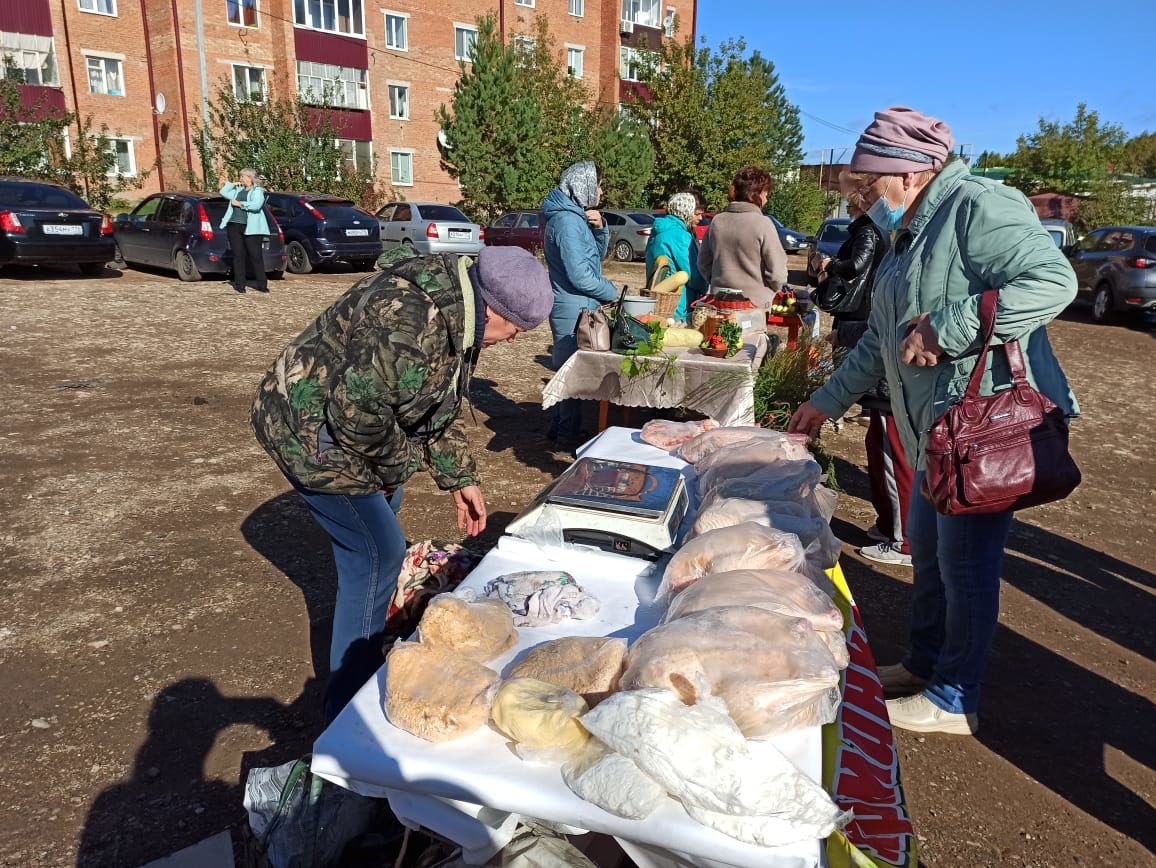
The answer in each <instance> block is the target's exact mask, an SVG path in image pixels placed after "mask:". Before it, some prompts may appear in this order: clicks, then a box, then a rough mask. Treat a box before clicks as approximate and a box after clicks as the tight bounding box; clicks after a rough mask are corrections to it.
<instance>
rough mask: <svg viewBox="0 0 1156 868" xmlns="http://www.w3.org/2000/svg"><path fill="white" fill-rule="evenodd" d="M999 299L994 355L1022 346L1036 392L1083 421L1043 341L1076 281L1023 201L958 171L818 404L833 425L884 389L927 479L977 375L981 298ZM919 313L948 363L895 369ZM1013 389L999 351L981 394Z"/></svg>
mask: <svg viewBox="0 0 1156 868" xmlns="http://www.w3.org/2000/svg"><path fill="white" fill-rule="evenodd" d="M991 288H997V289H999V291H1000V293H999V306H998V308H997V311H996V323H995V337H994V339H993V340H992V344H993V345H996V344H1001V343H1003V342H1005V341H1013V340H1018V341H1019V342H1020V346H1021V347H1022V348H1023V349H1024V356H1025V363H1026V365H1027V368H1028V371H1027V373H1028V379H1029V380H1030V381H1031V383H1032V385H1033V386H1035V388H1037V389H1038V390H1039V391H1041V392H1043V393H1044V394H1045V395H1047V396H1048V397H1049V398H1050V399H1051V400H1052V401H1053V402H1054V403H1055V404H1056V405H1057V406H1058V407H1059V408H1060V409H1062V410H1063V411H1064V412H1065V413H1067V414H1068V415H1069V416H1077V415H1079V406H1078V404H1077V403H1076V398H1075V395H1073V394H1072V390H1071V389H1070V388H1069V386H1068V381H1067V378H1066V377H1065V376H1064V372H1063V370H1062V369H1061V368H1060V364H1059V362H1058V361H1057V360H1056V357H1055V355H1054V354H1053V352H1052V346H1051V343H1050V342H1049V340H1048V333H1047V329H1046V326H1047V324H1048V323H1049V322H1050V321H1051V320H1052V319H1053V318H1054V317H1055V316H1056V315H1057V314H1059V313H1060V311H1062V310H1063V309H1064V308H1065V307H1067V306H1068V304H1069V303H1070V302H1071V301H1072V299H1073V298H1075V296H1076V276H1075V273H1074V272H1073V271H1072V267H1071V266H1070V265H1069V264H1068V261H1067V259H1065V258H1064V255H1063V254H1062V253H1061V252H1060V250H1059V248H1057V247H1056V245H1055V242H1053V241H1052V240H1051V238H1050V236H1049V235H1048V233H1047V232H1046V231H1045V230H1044V228H1043V226H1041V225H1040V221H1039V219H1038V218H1037V216H1036V212H1035V209H1034V208H1033V207H1032V205H1031V203H1030V202H1029V201H1028V200H1027V198H1026V197H1025V196H1024V195H1023V193H1021V192H1019V191H1018V190H1015V189H1013V188H1011V187H1006V186H1003V185H1001V184H997V183H995V182H994V181H989V180H988V179H986V178H978V177H976V176H974V175H972V174H970V173H969V171H968V169H967V166H965V165H964V164H963V163H959V162H955V163H951V164H949V165H948V166H947V167H946V168H944V169H943V171H941V172H940V173H939V175H938V176H937V177H936V178H935V179H934V180H933V181H932V182H931V183H930V184H929V185H928V187H927V190H926V192H925V195H924V197H923V200H922V202H921V203H920V205H919V207H918V208H917V209H916V211H915V216H914V218H913V219H912V221H911V223H910V225H909V226H908V228H907V229H903V230H900V232H899V234H898V236H897V237H896V239H895V243H894V245H893V246H892V248H891V251H890V252H889V253H888V254H887V256H886V257H885V258H884V259H883V261H882V262H881V263H880V265H879V270H878V271H877V272H876V275H875V292H874V295H873V296H872V299H871V314H870V318H869V320H868V328H867V331H866V333H865V334H864V335H863V338H862V339H861V340H860V341H859V343H858V344H857V345H856V346H855V348H854V349H853V350H852V351H851V354H850V355H849V356H848V357H847V359H846V361H844V362H843V364H842V365H841V366H840V367H839V368H838V370H837V371H836V372H835V374H834V375H833V376H832V377H831V379H830V380H829V381H828V382H827V383H826V384H825V385H824V386H823V387H822V388H821V389H819V390H818V391H817V392H815V394H814V395H813V396H812V398H811V401H812V402H813V403H814V405H815V406H816V407H817V408H818V409H819V410H820V411H821V412H822V413H824V414H825V415H827V416H828V417H830V418H835V419H837V418H839V417H840V416H842V415H843V414H844V413H845V412H846V411H847V408H848V407H850V406H851V405H852V404H853V403H855V401H856V400H858V397H859V396H860V395H862V394H863V393H864V392H866V391H868V390H870V389H871V388H872V387H873V386H874V385H875V383H876V382H878V380H879V379H880V378H881V377H886V378H887V385H888V387H889V388H890V390H891V407H892V410H893V411H894V413H895V421H896V423H897V425H898V428H899V433H900V436H901V438H902V440H903V445H904V449H905V451H906V452H907V457H908V460H909V461H910V462H911V464H912V465H913V466H915V467H917V468H921V467H922V466H923V448H924V445H925V442H926V434H927V431H928V429H929V428H930V427H931V426H932V425H933V424H934V423H935V422H936V421H937V420H938V419H939V418H940V417H941V416H942V415H943V414H944V413H945V412H946V411H947V410H948V409H949V408H950V407H951V406H952V404H954V403H956V402H957V401H958V400H959V398H960V397H961V396H962V395H963V393H964V390H965V389H966V388H967V381H968V378H969V377H970V376H971V372H972V370H973V369H974V368H975V363H976V358H977V348H978V344H979V296H980V294H981V293H982V292H983V291H984V290H986V289H991ZM921 313H929V314H931V326H932V328H933V329H934V330H935V334H936V335H937V337H938V339H939V344H940V346H941V347H942V348H943V351H944V352H943V355H942V356H941V357H940V360H939V364H937V365H935V366H933V367H925V368H919V367H914V366H911V365H905V364H903V362H902V361H900V358H899V346H900V344H901V343H902V342H903V338H904V337H905V333H906V324H907V322H908V321H909V320H911V319H913V318H914V317H916V316H918V315H919V314H921ZM1010 384H1011V375H1010V373H1009V371H1008V365H1007V358H1006V357H1005V356H1004V355H1003V353H1002V352H1000V351H999V350H996V351H995V352H993V353H992V354H991V359H990V362H989V364H988V369H987V371H986V372H985V373H984V376H983V384H982V388H981V394H983V395H990V394H992V393H993V392H995V391H999V390H1002V389H1005V388H1007V387H1008V386H1009V385H1010Z"/></svg>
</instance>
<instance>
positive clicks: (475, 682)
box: [384, 642, 498, 741]
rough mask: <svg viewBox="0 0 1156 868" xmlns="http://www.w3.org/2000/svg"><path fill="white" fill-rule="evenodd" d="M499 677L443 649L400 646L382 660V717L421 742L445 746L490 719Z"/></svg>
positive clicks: (397, 645)
mask: <svg viewBox="0 0 1156 868" xmlns="http://www.w3.org/2000/svg"><path fill="white" fill-rule="evenodd" d="M497 684H498V673H497V672H495V671H494V670H492V669H489V668H487V667H485V666H483V665H482V664H481V663H478V662H477V661H475V660H470V659H469V658H467V657H463V656H462V655H460V654H458V653H456V652H454V651H452V650H450V649H447V648H442V647H436V646H430V645H422V644H419V643H417V642H399V643H397V644H396V645H394V646H393V650H392V651H390V652H389V656H388V657H387V658H386V672H385V703H384V704H385V716H386V717H387V718H389V722H390V723H392V724H393V725H394V726H396V727H397V728H398V729H404V730H405V731H406V732H408V733H410V734H411V735H416V736H417V737H418V738H424V739H425V740H426V741H450V740H451V739H455V738H461V737H462V736H464V735H469V734H470V733H471V732H473V731H474V730H476V729H479V728H480V727H481V726H482V724H484V723H485V722H486V719H487V718H488V717H489V716H490V702H491V700H492V698H493V695H494V689H495V688H496V687H497Z"/></svg>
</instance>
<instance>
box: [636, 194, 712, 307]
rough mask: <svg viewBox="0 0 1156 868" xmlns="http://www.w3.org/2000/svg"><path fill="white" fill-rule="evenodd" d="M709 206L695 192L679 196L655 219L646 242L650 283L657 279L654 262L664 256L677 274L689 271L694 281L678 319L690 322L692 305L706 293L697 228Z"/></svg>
mask: <svg viewBox="0 0 1156 868" xmlns="http://www.w3.org/2000/svg"><path fill="white" fill-rule="evenodd" d="M704 210H705V203H704V202H703V201H702V198H701V197H700V196H698V195H696V194H695V193H690V192H685V193H675V194H674V195H673V196H671V197H670V201H668V202H667V203H666V213H665V214H663V215H662V216H661V217H655V218H654V228H653V229H652V230H651V234H650V240H649V241H648V242H647V243H646V282H647V283H648V284H649V283H650V281H651V279H652V278H653V277H654V263H655V261H656V260H657V259H658V257H660V256H665V257H666V258H667V259H669V260H670V265H671V268H672V269H673V270H674V271H685V272H686V273H687V274H688V275H690V280H689V281H687V284H686V286H684V287H683V288H682V297H681V298H680V299H679V300H678V308H677V309H676V310H675V312H674V318H675V319H676V320H677V321H678V322H687V320H688V317H689V316H690V306H691V305H692V304H694V303H695V302H696V301H698V299H700V298H702V296H704V295H705V294H706V281H705V280H703V279H702V273H701V272H700V271H699V270H698V240H697V239H696V238H695V237H694V227H695V226H697V225H698V222H699V220H701V219H702V212H703V211H704Z"/></svg>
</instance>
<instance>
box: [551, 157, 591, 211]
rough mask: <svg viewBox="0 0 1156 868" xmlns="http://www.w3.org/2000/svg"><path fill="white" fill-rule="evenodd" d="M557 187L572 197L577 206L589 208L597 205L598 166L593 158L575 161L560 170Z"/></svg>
mask: <svg viewBox="0 0 1156 868" xmlns="http://www.w3.org/2000/svg"><path fill="white" fill-rule="evenodd" d="M558 188H559V189H560V190H561V191H562V192H563V193H565V194H566V195H567V196H569V197H570V198H571V199H573V200H574V201H575V202H576V203H577V205H578V207H579V208H582V209H584V210H589V209H590V208H594V207H596V206H597V205H598V168H597V167H596V166H595V165H594V161H593V160H585V161H583V162H581V163H575V164H574V165H573V166H570V167H569V168H567V169H566V170H565V171H563V172H562V177H561V178H560V179H559V181H558Z"/></svg>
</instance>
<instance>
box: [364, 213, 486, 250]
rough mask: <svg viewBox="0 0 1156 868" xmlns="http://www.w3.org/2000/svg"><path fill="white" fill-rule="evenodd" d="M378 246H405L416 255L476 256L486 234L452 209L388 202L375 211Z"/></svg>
mask: <svg viewBox="0 0 1156 868" xmlns="http://www.w3.org/2000/svg"><path fill="white" fill-rule="evenodd" d="M377 222H378V223H379V224H380V225H381V245H382V247H384V248H386V249H388V248H390V247H396V246H397V245H399V244H408V245H409V246H410V247H412V248H414V249H415V250H416V251H417V252H418V253H422V254H427V255H428V254H430V253H461V254H465V255H466V256H477V255H478V254H479V253H480V252H481V250H482V247H484V246H485V241H486V230H485V229H484V228H482V227H481V226H479V225H478V224H477V223H473V222H471V221H470V218H469V217H467V216H466V215H465V214H463V213H462V212H461V211H459V210H458V209H457V208H455V207H454V206H453V205H439V204H438V203H436V202H391V203H390V204H388V205H385V206H383V207H381V208H379V209H378V211H377Z"/></svg>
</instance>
